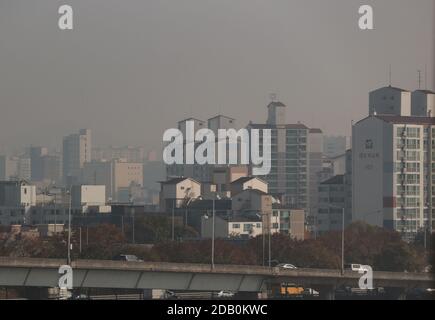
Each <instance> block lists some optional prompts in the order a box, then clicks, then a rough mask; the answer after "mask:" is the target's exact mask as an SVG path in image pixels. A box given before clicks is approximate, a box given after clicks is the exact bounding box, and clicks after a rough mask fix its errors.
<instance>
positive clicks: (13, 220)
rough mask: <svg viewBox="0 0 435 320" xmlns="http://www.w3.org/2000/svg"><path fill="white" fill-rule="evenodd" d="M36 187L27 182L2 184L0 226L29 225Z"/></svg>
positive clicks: (0, 183)
mask: <svg viewBox="0 0 435 320" xmlns="http://www.w3.org/2000/svg"><path fill="white" fill-rule="evenodd" d="M35 205H36V187H35V186H33V185H30V184H29V183H27V182H25V181H2V182H0V224H2V225H12V224H29V223H30V209H31V207H32V206H35Z"/></svg>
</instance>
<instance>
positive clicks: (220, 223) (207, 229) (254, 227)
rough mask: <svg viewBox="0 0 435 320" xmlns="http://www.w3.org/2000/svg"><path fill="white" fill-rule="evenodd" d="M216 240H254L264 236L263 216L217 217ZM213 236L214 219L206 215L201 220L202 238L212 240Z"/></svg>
mask: <svg viewBox="0 0 435 320" xmlns="http://www.w3.org/2000/svg"><path fill="white" fill-rule="evenodd" d="M214 224H215V238H216V239H225V238H254V237H257V236H259V235H261V234H262V232H263V224H262V217H261V215H256V214H252V215H234V216H231V217H230V216H224V215H221V216H215V221H214ZM212 235H213V218H212V216H210V215H204V216H202V218H201V238H203V239H210V238H211V237H212Z"/></svg>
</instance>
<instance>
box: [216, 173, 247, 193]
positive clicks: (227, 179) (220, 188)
mask: <svg viewBox="0 0 435 320" xmlns="http://www.w3.org/2000/svg"><path fill="white" fill-rule="evenodd" d="M248 175H249V168H248V166H222V167H215V168H213V173H212V182H213V183H214V184H216V192H217V193H218V194H219V195H220V196H221V197H231V183H233V182H234V181H236V180H238V179H240V178H243V177H247V176H248Z"/></svg>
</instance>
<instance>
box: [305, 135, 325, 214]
mask: <svg viewBox="0 0 435 320" xmlns="http://www.w3.org/2000/svg"><path fill="white" fill-rule="evenodd" d="M323 145H324V142H323V132H322V130H320V129H310V130H309V131H308V145H307V148H308V161H309V162H308V179H309V180H308V212H307V215H308V216H315V215H316V213H317V211H318V201H319V194H318V188H319V184H320V182H321V181H320V180H319V173H320V172H322V169H323V153H324V152H323Z"/></svg>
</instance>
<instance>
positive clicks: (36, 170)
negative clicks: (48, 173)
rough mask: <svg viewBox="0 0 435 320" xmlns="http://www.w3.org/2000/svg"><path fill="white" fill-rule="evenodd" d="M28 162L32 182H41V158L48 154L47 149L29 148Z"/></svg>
mask: <svg viewBox="0 0 435 320" xmlns="http://www.w3.org/2000/svg"><path fill="white" fill-rule="evenodd" d="M29 153H30V162H31V170H32V179H31V180H32V181H42V180H43V175H44V174H43V171H42V170H43V169H42V167H43V160H42V159H43V157H44V156H46V155H47V154H48V149H47V148H45V147H30V152H29Z"/></svg>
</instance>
